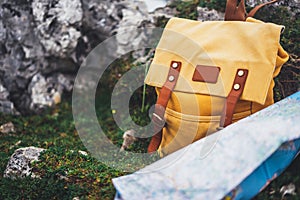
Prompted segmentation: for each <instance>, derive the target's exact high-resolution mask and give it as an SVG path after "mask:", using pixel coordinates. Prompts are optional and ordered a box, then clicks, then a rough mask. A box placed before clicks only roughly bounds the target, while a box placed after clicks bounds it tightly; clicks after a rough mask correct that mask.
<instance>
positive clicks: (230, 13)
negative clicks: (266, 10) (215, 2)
mask: <svg viewBox="0 0 300 200" xmlns="http://www.w3.org/2000/svg"><path fill="white" fill-rule="evenodd" d="M277 1H278V0H272V1H269V2H265V3H262V4H259V5H257V6H255V7H254V8H253V9H252V10H251V11H250V12H249V13H248V14H247V12H246V7H245V0H227V3H226V9H225V21H245V20H246V18H247V17H253V16H254V15H255V13H256V12H257V11H258V10H259V9H260V8H262V7H264V6H265V5H268V4H272V3H275V2H277Z"/></svg>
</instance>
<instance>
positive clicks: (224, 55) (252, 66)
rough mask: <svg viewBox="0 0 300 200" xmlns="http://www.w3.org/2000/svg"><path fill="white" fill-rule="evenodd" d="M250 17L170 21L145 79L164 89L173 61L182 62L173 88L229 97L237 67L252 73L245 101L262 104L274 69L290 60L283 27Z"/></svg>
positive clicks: (245, 89)
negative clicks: (282, 37) (282, 36)
mask: <svg viewBox="0 0 300 200" xmlns="http://www.w3.org/2000/svg"><path fill="white" fill-rule="evenodd" d="M247 21H248V22H239V21H208V22H200V21H193V20H187V19H180V18H172V19H170V20H169V22H168V24H167V26H166V28H165V29H164V32H163V34H162V37H161V39H160V42H159V44H158V46H157V48H156V51H155V56H154V59H153V62H152V64H151V66H150V69H149V71H148V74H147V77H146V79H145V83H146V84H148V85H151V86H155V87H162V86H163V85H164V83H165V82H166V80H167V78H168V72H169V69H170V63H171V62H172V61H179V62H181V63H182V66H181V71H180V75H179V78H178V80H177V83H176V86H175V88H174V91H179V92H186V93H197V94H205V95H214V96H219V97H227V96H228V94H229V93H230V91H231V89H232V84H233V82H234V79H235V76H236V74H237V71H238V70H239V69H245V70H248V77H247V80H246V83H245V87H244V91H243V93H242V95H241V99H242V100H247V101H253V102H257V103H259V104H264V103H265V100H266V97H267V93H268V90H269V87H270V84H271V82H272V79H273V76H274V75H277V74H274V73H276V71H278V68H280V67H281V65H282V64H283V63H284V62H286V61H287V60H288V54H287V53H286V52H285V51H284V50H283V49H282V47H281V46H280V44H279V40H280V34H281V31H282V29H283V26H279V25H276V24H272V23H263V22H261V21H258V20H255V19H253V18H248V19H247ZM275 67H277V70H276V71H275Z"/></svg>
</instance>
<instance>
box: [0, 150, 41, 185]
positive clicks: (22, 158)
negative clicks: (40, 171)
mask: <svg viewBox="0 0 300 200" xmlns="http://www.w3.org/2000/svg"><path fill="white" fill-rule="evenodd" d="M44 150H45V149H42V148H37V147H26V148H20V149H17V150H16V151H15V152H14V154H13V155H12V156H11V157H10V160H9V161H8V164H7V166H6V169H5V171H4V175H3V176H4V177H6V178H11V179H15V178H24V177H26V176H29V175H31V176H32V177H34V175H32V174H31V172H32V171H31V170H32V168H31V167H30V163H32V162H33V161H38V158H39V156H40V153H41V152H42V151H44Z"/></svg>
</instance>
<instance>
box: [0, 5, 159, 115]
mask: <svg viewBox="0 0 300 200" xmlns="http://www.w3.org/2000/svg"><path fill="white" fill-rule="evenodd" d="M148 3H149V2H148ZM152 19H153V18H152V16H150V15H149V13H148V10H147V7H146V4H145V2H143V1H125V0H123V1H122V0H121V1H113V0H104V1H102V0H101V1H99V0H86V1H81V0H72V1H71V0H55V1H52V0H27V1H22V2H20V1H8V0H3V1H2V2H1V3H0V112H4V113H10V114H18V113H19V112H20V113H22V114H26V113H30V112H39V111H40V110H42V109H43V108H45V107H48V106H52V105H54V104H56V103H58V102H60V99H61V95H62V94H63V93H64V92H70V91H71V90H72V87H73V81H74V76H75V75H76V72H77V70H78V68H79V66H80V65H81V63H82V61H83V60H84V58H85V57H86V56H87V55H88V53H89V52H90V51H91V50H92V49H93V48H94V47H95V46H96V45H98V44H99V43H101V42H102V41H103V40H105V39H106V38H108V37H109V36H111V35H113V34H116V33H117V32H122V31H124V30H126V29H128V28H130V27H137V26H140V25H141V24H143V23H144V22H147V23H153V20H152ZM127 36H128V35H127ZM134 37H136V38H137V40H136V43H135V45H137V44H138V42H139V36H137V35H135V36H134ZM118 43H119V45H118V44H116V45H117V49H115V50H112V53H116V52H117V53H120V54H122V53H123V52H124V51H126V49H125V48H126V35H125V36H123V37H119V39H118Z"/></svg>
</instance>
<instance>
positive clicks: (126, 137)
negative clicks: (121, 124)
mask: <svg viewBox="0 0 300 200" xmlns="http://www.w3.org/2000/svg"><path fill="white" fill-rule="evenodd" d="M134 135H135V130H132V129H131V130H128V131H125V133H124V134H123V144H122V147H121V149H120V151H124V150H125V149H127V148H128V147H129V146H130V145H131V144H133V143H134V142H135V141H136V140H137V138H136V137H135V136H134Z"/></svg>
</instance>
